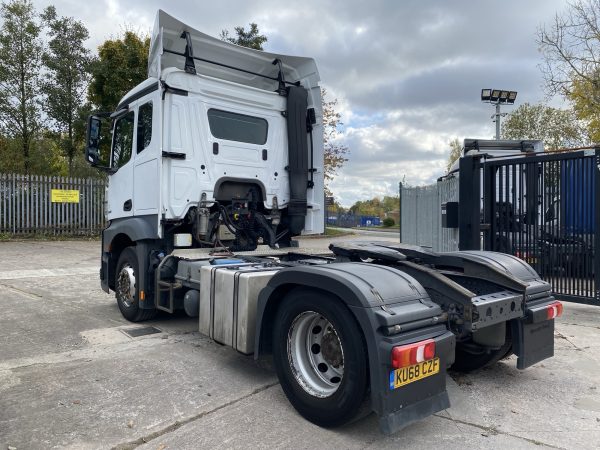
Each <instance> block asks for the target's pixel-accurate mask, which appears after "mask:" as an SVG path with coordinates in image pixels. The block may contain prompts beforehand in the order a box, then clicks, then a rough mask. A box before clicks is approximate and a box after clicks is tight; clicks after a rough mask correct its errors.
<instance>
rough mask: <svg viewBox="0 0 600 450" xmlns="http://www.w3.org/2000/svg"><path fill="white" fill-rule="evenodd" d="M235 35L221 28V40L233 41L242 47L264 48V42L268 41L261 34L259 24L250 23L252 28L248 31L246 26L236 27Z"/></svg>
mask: <svg viewBox="0 0 600 450" xmlns="http://www.w3.org/2000/svg"><path fill="white" fill-rule="evenodd" d="M234 30H235V34H236V36H235V37H232V36H231V35H230V34H229V31H228V30H221V40H222V41H226V42H231V43H232V44H236V45H240V46H242V47H248V48H253V49H254V50H263V44H264V43H265V42H267V37H266V36H265V35H264V34H260V32H259V31H258V25H256V24H255V23H251V24H250V30H248V31H246V30H245V29H244V27H235V28H234Z"/></svg>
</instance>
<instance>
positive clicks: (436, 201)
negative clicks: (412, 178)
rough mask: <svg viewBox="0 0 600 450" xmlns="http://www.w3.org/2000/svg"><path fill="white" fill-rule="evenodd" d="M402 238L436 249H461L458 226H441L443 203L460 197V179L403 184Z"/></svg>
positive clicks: (407, 242) (402, 240)
mask: <svg viewBox="0 0 600 450" xmlns="http://www.w3.org/2000/svg"><path fill="white" fill-rule="evenodd" d="M400 191H401V192H400V199H401V200H400V201H401V211H402V212H401V217H400V222H401V227H400V230H401V237H400V240H401V242H403V243H405V244H413V245H420V246H422V247H428V248H431V249H432V250H433V251H438V252H447V251H454V250H458V228H442V212H441V211H442V207H441V206H442V203H446V202H450V201H458V180H457V179H456V178H451V179H448V180H443V181H438V182H437V183H436V184H432V185H429V186H418V187H404V186H402V185H401V187H400Z"/></svg>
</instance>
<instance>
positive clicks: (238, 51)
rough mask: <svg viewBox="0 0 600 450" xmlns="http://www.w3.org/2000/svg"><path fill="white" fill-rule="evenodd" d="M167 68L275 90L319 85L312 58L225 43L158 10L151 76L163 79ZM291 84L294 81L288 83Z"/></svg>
mask: <svg viewBox="0 0 600 450" xmlns="http://www.w3.org/2000/svg"><path fill="white" fill-rule="evenodd" d="M168 67H176V68H180V69H184V70H185V71H186V72H188V73H199V74H203V75H208V76H211V77H215V78H220V79H223V80H227V81H233V82H236V83H240V84H245V85H248V86H252V87H256V88H259V89H266V90H271V91H273V90H275V91H277V92H279V93H280V94H281V93H283V91H285V86H286V85H300V84H301V85H303V86H304V87H305V88H308V89H310V88H313V87H316V86H317V85H318V82H319V74H318V71H317V66H316V64H315V61H314V60H313V59H312V58H304V57H298V56H288V55H280V54H276V53H269V52H263V51H260V50H253V49H249V48H245V47H240V46H238V45H234V44H230V43H229V42H224V41H221V40H219V39H216V38H214V37H211V36H209V35H207V34H204V33H201V32H200V31H198V30H195V29H193V28H191V27H189V26H188V25H186V24H184V23H183V22H180V21H179V20H177V19H175V18H174V17H171V16H170V15H168V14H167V13H165V12H164V11H162V10H159V11H158V13H157V15H156V20H155V22H154V30H153V31H152V40H151V42H150V54H149V57H148V76H149V77H154V78H159V79H160V78H161V73H162V71H163V70H164V69H166V68H168ZM287 80H291V81H287Z"/></svg>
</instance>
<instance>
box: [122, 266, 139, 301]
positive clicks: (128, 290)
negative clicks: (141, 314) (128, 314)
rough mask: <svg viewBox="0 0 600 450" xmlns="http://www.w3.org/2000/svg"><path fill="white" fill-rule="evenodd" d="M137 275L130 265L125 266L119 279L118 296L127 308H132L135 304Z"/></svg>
mask: <svg viewBox="0 0 600 450" xmlns="http://www.w3.org/2000/svg"><path fill="white" fill-rule="evenodd" d="M135 281H136V280H135V273H134V271H133V267H131V266H130V265H129V264H125V265H123V267H122V268H121V271H120V272H119V278H118V279H117V294H118V296H119V299H120V300H121V302H122V303H123V304H124V305H125V306H126V307H128V308H129V307H131V306H132V305H133V303H134V302H135V286H136V283H135Z"/></svg>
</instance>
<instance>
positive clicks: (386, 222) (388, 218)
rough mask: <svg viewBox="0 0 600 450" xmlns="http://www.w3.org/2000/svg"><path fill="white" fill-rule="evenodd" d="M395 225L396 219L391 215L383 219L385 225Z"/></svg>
mask: <svg viewBox="0 0 600 450" xmlns="http://www.w3.org/2000/svg"><path fill="white" fill-rule="evenodd" d="M394 225H396V222H394V219H392V218H391V217H386V218H385V219H383V226H384V227H393V226H394Z"/></svg>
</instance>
